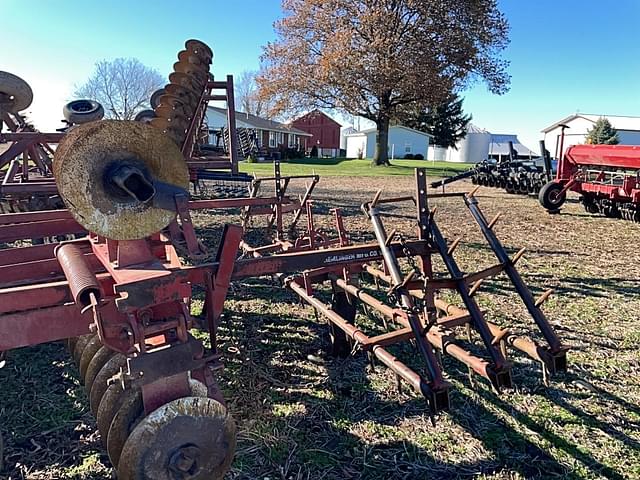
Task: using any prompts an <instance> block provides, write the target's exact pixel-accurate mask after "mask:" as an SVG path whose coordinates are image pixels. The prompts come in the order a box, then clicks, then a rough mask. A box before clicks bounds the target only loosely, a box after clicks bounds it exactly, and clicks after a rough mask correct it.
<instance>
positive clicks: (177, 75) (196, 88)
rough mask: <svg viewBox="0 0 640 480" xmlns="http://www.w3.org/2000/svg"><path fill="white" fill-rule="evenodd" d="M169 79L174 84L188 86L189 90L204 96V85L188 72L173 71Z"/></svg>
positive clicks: (198, 96)
mask: <svg viewBox="0 0 640 480" xmlns="http://www.w3.org/2000/svg"><path fill="white" fill-rule="evenodd" d="M169 81H170V82H171V83H172V84H173V85H179V86H181V87H183V88H186V89H187V90H190V91H191V92H193V94H194V95H195V96H196V97H197V98H200V97H201V96H202V91H203V90H204V87H203V86H202V85H199V84H198V83H197V82H196V80H195V79H194V78H193V77H192V76H190V75H187V74H186V73H182V72H173V73H171V74H170V75H169Z"/></svg>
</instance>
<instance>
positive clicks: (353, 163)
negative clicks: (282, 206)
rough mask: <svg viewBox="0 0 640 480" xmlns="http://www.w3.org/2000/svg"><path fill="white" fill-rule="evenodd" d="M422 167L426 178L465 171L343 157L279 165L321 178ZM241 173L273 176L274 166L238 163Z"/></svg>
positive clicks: (450, 166)
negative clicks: (376, 163)
mask: <svg viewBox="0 0 640 480" xmlns="http://www.w3.org/2000/svg"><path fill="white" fill-rule="evenodd" d="M416 167H425V168H426V169H427V170H428V174H429V175H434V176H450V175H453V174H455V173H457V172H462V171H464V170H467V169H468V168H469V167H470V165H468V164H465V163H450V162H432V161H429V160H392V161H391V166H390V167H372V166H371V160H370V159H365V160H349V159H346V158H299V159H295V160H288V161H286V162H284V161H283V162H281V164H280V171H281V173H282V174H283V175H307V174H312V173H313V172H315V173H317V174H318V175H321V176H356V175H357V176H360V177H375V176H386V175H413V169H414V168H416ZM240 171H241V172H246V173H255V174H257V175H258V176H265V175H273V163H247V162H240Z"/></svg>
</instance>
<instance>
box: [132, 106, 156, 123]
mask: <svg viewBox="0 0 640 480" xmlns="http://www.w3.org/2000/svg"><path fill="white" fill-rule="evenodd" d="M154 118H156V112H154V111H153V110H150V109H148V110H142V111H140V112H138V114H137V115H136V116H135V118H134V120H135V121H136V122H142V123H149V122H150V121H151V120H153V119H154Z"/></svg>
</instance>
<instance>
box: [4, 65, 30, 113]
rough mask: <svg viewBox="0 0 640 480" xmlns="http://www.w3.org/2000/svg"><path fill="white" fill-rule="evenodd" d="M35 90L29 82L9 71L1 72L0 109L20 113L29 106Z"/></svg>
mask: <svg viewBox="0 0 640 480" xmlns="http://www.w3.org/2000/svg"><path fill="white" fill-rule="evenodd" d="M31 102H33V91H32V90H31V87H30V86H29V84H28V83H27V82H25V81H24V80H23V79H21V78H20V77H18V76H16V75H13V74H11V73H9V72H0V111H3V110H4V111H5V112H8V113H18V112H21V111H22V110H25V109H27V108H29V105H31Z"/></svg>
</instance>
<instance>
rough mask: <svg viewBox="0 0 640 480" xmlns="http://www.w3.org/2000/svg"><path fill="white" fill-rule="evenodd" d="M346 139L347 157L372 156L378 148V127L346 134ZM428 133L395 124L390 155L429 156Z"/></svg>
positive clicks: (392, 130) (391, 135) (391, 129)
mask: <svg viewBox="0 0 640 480" xmlns="http://www.w3.org/2000/svg"><path fill="white" fill-rule="evenodd" d="M344 137H345V139H346V150H347V158H372V157H373V154H374V152H375V149H376V129H375V128H370V129H368V130H362V131H360V132H355V133H347V134H346V135H344ZM430 138H432V137H431V135H429V134H428V133H424V132H420V131H418V130H414V129H413V128H409V127H403V126H402V125H393V126H391V127H389V141H388V148H389V157H390V158H404V156H405V155H407V154H408V153H410V154H412V155H416V154H420V155H422V156H423V158H427V152H428V150H429V139H430Z"/></svg>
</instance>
